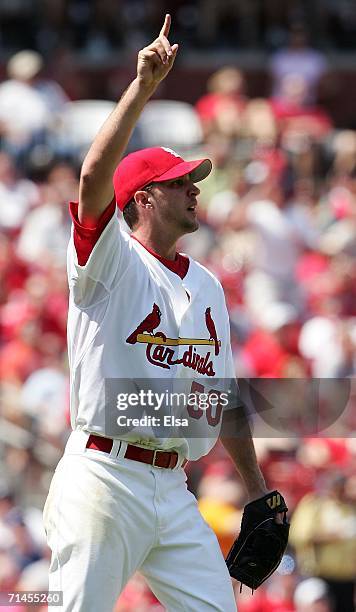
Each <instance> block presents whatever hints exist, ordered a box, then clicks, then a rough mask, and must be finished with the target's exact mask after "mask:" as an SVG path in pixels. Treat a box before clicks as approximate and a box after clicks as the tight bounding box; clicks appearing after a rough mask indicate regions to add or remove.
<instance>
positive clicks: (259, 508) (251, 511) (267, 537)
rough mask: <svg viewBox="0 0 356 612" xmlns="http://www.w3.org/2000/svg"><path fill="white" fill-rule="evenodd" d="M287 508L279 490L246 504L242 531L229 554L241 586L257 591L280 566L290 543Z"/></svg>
mask: <svg viewBox="0 0 356 612" xmlns="http://www.w3.org/2000/svg"><path fill="white" fill-rule="evenodd" d="M287 511H288V508H287V505H286V502H285V501H284V499H283V496H282V495H281V494H280V493H279V492H278V491H272V492H271V493H268V494H267V495H264V496H263V497H261V498H259V499H256V500H254V501H252V502H250V503H249V504H247V505H246V506H245V508H244V512H243V515H242V521H241V530H240V534H239V536H238V538H237V539H236V540H235V542H234V543H233V545H232V547H231V550H230V552H229V554H228V556H227V557H226V564H227V567H228V569H229V572H230V576H232V577H233V578H236V580H239V581H240V582H241V585H242V584H245V585H246V586H248V587H250V588H251V589H252V590H255V589H257V588H258V587H259V586H260V585H261V584H262V583H263V582H264V581H265V580H267V578H268V577H269V576H270V575H271V574H273V572H274V571H275V569H277V567H278V565H279V564H280V562H281V560H282V557H283V554H284V551H285V549H286V547H287V544H288V534H289V523H288V521H287V517H286V513H287ZM278 513H282V514H283V519H282V522H280V523H277V522H276V520H275V519H276V517H277V514H278ZM282 514H281V518H282Z"/></svg>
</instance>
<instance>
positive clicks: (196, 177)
mask: <svg viewBox="0 0 356 612" xmlns="http://www.w3.org/2000/svg"><path fill="white" fill-rule="evenodd" d="M212 167H213V165H212V163H211V161H210V159H198V160H195V161H184V162H182V163H181V164H177V165H176V166H173V168H171V169H170V170H167V172H164V173H163V174H161V176H158V177H157V178H155V179H153V182H156V181H171V180H172V179H175V178H180V177H181V176H185V175H186V174H191V179H192V181H193V183H198V182H199V181H202V180H203V179H205V178H206V177H207V176H208V175H209V174H210V172H211V170H212Z"/></svg>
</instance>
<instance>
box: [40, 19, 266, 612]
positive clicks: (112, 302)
mask: <svg viewBox="0 0 356 612" xmlns="http://www.w3.org/2000/svg"><path fill="white" fill-rule="evenodd" d="M170 24H171V18H170V16H169V15H166V17H165V20H164V24H163V27H162V30H161V32H160V34H159V36H158V38H156V40H154V42H152V44H150V45H149V46H147V47H145V48H144V49H142V50H141V51H140V52H139V54H138V62H137V76H136V78H135V79H134V80H133V81H132V83H131V84H130V86H129V87H128V89H127V90H126V92H125V93H124V94H123V96H122V98H121V100H120V101H119V103H118V104H117V107H116V108H115V110H114V111H113V113H112V114H111V116H110V117H109V118H108V119H107V121H106V123H105V124H104V125H103V127H102V128H101V130H100V132H99V133H98V135H97V136H96V138H95V140H94V142H93V144H92V146H91V148H90V150H89V152H88V154H87V156H86V158H85V160H84V162H83V166H82V170H81V179H80V193H79V203H71V204H70V212H71V216H72V220H73V227H72V237H71V240H70V244H69V248H68V281H69V287H70V301H69V317H68V347H69V362H70V381H71V422H72V428H73V432H72V433H71V435H70V437H69V440H68V443H67V445H66V449H65V453H64V456H63V457H62V459H61V461H60V462H59V464H58V466H57V469H56V472H55V474H54V477H53V480H52V483H51V487H50V491H49V495H48V498H47V501H46V505H45V509H44V523H45V529H46V533H47V539H48V544H49V546H50V548H51V550H52V561H51V567H50V580H49V588H50V589H51V590H60V591H63V598H64V600H63V608H62V609H63V610H65V611H66V612H69V611H70V612H111V611H112V610H113V608H114V605H115V602H116V600H117V598H118V596H119V594H120V592H121V591H122V589H123V588H124V586H125V585H126V583H127V582H128V580H129V579H130V577H131V576H132V575H133V574H134V573H135V572H136V571H137V570H140V572H141V573H142V574H143V575H144V576H145V578H146V580H147V582H148V584H149V586H150V588H151V589H152V591H153V592H154V593H155V595H156V596H157V598H158V599H159V600H160V601H161V602H162V604H163V605H164V606H165V607H166V608H167V610H169V611H172V612H173V611H177V612H178V611H182V610H189V611H197V612H203V611H208V610H219V611H221V612H231V611H233V610H236V604H235V599H234V594H233V589H232V585H231V579H230V576H229V573H228V570H227V567H226V564H225V562H224V559H223V557H222V554H221V552H220V548H219V545H218V542H217V539H216V537H215V535H214V534H213V532H212V531H211V530H210V528H209V527H208V526H207V524H206V523H205V522H204V520H203V519H202V517H201V515H200V513H199V511H198V508H197V503H196V499H195V498H194V496H193V495H192V494H191V493H190V492H189V491H188V490H187V487H186V476H185V471H184V465H185V463H186V461H187V460H195V459H198V458H199V457H201V456H202V455H204V454H206V453H207V452H208V451H209V450H210V449H211V448H212V446H213V445H214V444H215V442H216V439H217V437H218V435H219V431H220V424H221V415H222V410H221V405H220V404H219V401H220V400H219V399H218V400H217V402H218V403H216V402H215V403H214V404H209V402H208V405H206V404H205V405H204V406H203V407H202V406H201V405H200V404H199V403H194V402H193V403H191V404H189V405H187V406H185V408H184V410H186V416H187V417H188V418H187V419H183V418H182V419H181V420H180V421H179V425H180V429H179V428H178V429H179V432H178V433H177V424H176V423H175V422H174V419H173V417H174V415H173V416H172V414H171V413H170V414H167V413H166V414H165V417H164V418H165V419H166V417H167V418H168V417H169V419H170V420H168V421H167V422H168V425H167V426H166V427H165V426H164V425H165V423H166V421H164V423H163V426H162V422H161V421H162V420H161V421H159V417H158V416H157V414H158V412H156V413H155V415H152V413H151V414H150V415H148V413H147V412H145V415H144V417H145V420H144V419H143V418H137V419H131V421H134V422H130V415H131V414H133V413H135V414H137V407H139V408H140V409H142V408H143V405H144V404H145V402H144V400H145V401H146V399H147V397H149V396H148V395H147V396H144V395H143V394H142V392H143V391H145V390H144V389H140V390H139V393H138V394H137V395H136V402H134V403H133V404H132V405H131V406H128V403H127V404H126V408H125V402H123V403H122V404H121V403H120V402H121V400H123V399H124V396H125V397H127V395H125V394H123V393H121V392H120V393H118V394H116V395H117V405H115V404H113V403H112V402H111V399H112V397H111V394H112V389H113V388H114V389H115V388H116V387H115V385H116V384H117V381H122V380H125V381H132V380H133V379H134V380H136V381H142V380H147V381H149V382H150V383H152V385H154V384H155V383H157V385H158V382H161V383H162V381H163V382H164V383H165V392H167V394H168V391H169V392H171V391H174V390H175V389H178V388H182V387H180V386H179V384H180V383H181V384H182V385H183V388H184V389H185V390H188V391H190V392H191V394H193V396H194V397H195V398H197V397H198V396H200V397H202V396H203V395H204V392H205V391H207V393H206V394H205V397H212V396H211V393H212V390H213V389H215V386H216V385H219V384H220V383H219V381H221V380H226V379H231V378H233V377H234V368H233V362H232V355H231V348H230V339H229V321H228V314H227V310H226V306H225V301H224V295H223V291H222V288H221V285H220V283H219V282H218V280H217V279H216V278H215V277H214V276H213V275H212V274H211V273H210V272H209V271H208V270H207V269H205V268H204V267H203V266H201V265H200V264H198V263H197V262H195V261H194V260H192V259H191V258H189V257H187V256H185V255H183V254H181V253H177V250H176V243H177V240H178V239H179V238H180V237H181V236H183V235H184V234H187V233H190V232H195V231H196V230H197V229H198V225H199V223H198V219H197V205H198V203H197V198H198V195H199V188H198V187H197V185H196V183H198V182H199V181H201V180H203V179H204V178H205V177H206V176H207V175H208V174H209V173H210V171H211V162H210V161H209V160H208V159H200V160H195V161H184V160H183V159H182V158H181V157H180V156H179V155H177V153H175V152H174V151H171V150H169V149H166V148H164V147H163V148H162V147H154V148H150V149H144V150H141V151H137V152H135V153H132V154H130V155H128V156H126V157H124V158H123V155H124V152H125V148H126V146H127V143H128V140H129V138H130V135H131V133H132V131H133V128H134V126H135V124H136V122H137V120H138V118H139V116H140V113H141V111H142V109H143V107H144V105H145V103H146V102H147V101H148V100H149V98H150V97H151V96H152V94H153V93H154V91H155V90H156V88H157V86H158V85H159V83H160V82H161V81H162V80H163V79H164V78H165V77H166V76H167V74H168V73H169V71H170V70H171V69H172V66H173V63H174V60H175V58H176V56H177V52H178V45H177V44H173V45H171V44H170V42H169V40H168V35H169V30H170ZM117 207H118V208H119V209H120V211H122V212H123V216H124V219H125V220H126V222H127V224H128V225H129V226H130V228H131V230H132V233H131V235H128V234H127V233H125V232H122V231H121V229H120V224H119V220H118V216H117V210H116V209H117ZM157 385H156V386H157ZM158 386H159V385H158ZM132 388H135V389H136V390H138V388H139V385H138V384H136V386H135V385H133V387H132ZM132 388H131V390H132ZM161 388H162V387H161ZM116 390H117V389H116ZM219 393H221V389H220V391H219ZM219 393H218V394H217V395H218V398H219V397H220V396H219ZM209 394H210V395H209ZM114 395H115V394H114ZM158 396H159V397H161V396H162V394H158ZM167 397H168V395H165V407H166V408H167V401H166V400H167ZM137 398H138V399H137ZM168 403H169V402H168ZM145 406H146V404H145ZM146 407H147V406H146ZM135 411H136V412H135ZM154 419H157V420H158V421H155V420H154ZM172 419H173V422H172ZM186 421H187V422H192V423H193V425H196V427H193V429H192V430H190V433H189V431H188V433H184V431H183V429H184V425H185V422H186ZM157 422H158V425H157ZM118 423H122V425H123V427H122V428H121V429H120V427H119V425H118ZM156 425H157V426H156ZM200 425H201V427H202V430H201V431H204V432H205V433H204V435H201V434H200V433H199V434H198V433H197V432H198V429H197V428H198V427H200ZM192 432H193V434H194V435H193V434H192ZM222 442H223V444H224V446H225V447H226V449H227V451H228V452H229V454H230V455H231V457H232V460H233V461H234V463H235V464H236V467H237V469H238V470H239V473H240V475H241V477H242V479H243V481H244V484H245V486H246V490H247V493H248V497H249V499H250V500H254V499H256V498H259V497H260V496H262V495H265V494H266V485H265V482H264V479H263V476H262V474H261V472H260V470H259V467H258V465H257V461H256V456H255V452H254V447H253V443H252V440H251V438H250V437H246V438H245V439H244V440H241V439H240V440H233V439H228V438H222Z"/></svg>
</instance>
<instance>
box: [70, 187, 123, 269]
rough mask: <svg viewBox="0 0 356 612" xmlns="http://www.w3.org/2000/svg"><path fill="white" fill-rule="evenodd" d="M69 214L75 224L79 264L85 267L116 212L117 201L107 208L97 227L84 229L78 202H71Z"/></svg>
mask: <svg viewBox="0 0 356 612" xmlns="http://www.w3.org/2000/svg"><path fill="white" fill-rule="evenodd" d="M69 212H70V216H71V217H72V222H73V240H74V246H75V250H76V253H77V258H78V263H79V265H80V266H85V264H86V263H87V261H88V259H89V256H90V253H91V252H92V250H93V248H94V246H95V244H96V243H97V241H98V240H99V238H100V236H101V234H102V233H103V231H104V229H105V227H106V226H107V224H108V223H109V221H110V219H111V217H112V216H113V215H114V214H115V212H116V202H115V199H113V200H112V201H111V202H110V204H109V206H107V208H106V209H105V210H104V212H103V213H102V215H101V216H100V217H99V219H98V221H97V223H96V224H95V226H94V225H93V226H92V227H84V226H83V225H81V224H80V222H79V218H78V202H70V204H69Z"/></svg>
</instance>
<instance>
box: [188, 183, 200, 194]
mask: <svg viewBox="0 0 356 612" xmlns="http://www.w3.org/2000/svg"><path fill="white" fill-rule="evenodd" d="M188 193H189V195H190V196H192V195H193V196H198V195H199V194H200V189H199V187H197V186H196V185H195V184H194V183H191V184H190V185H189V189H188Z"/></svg>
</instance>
